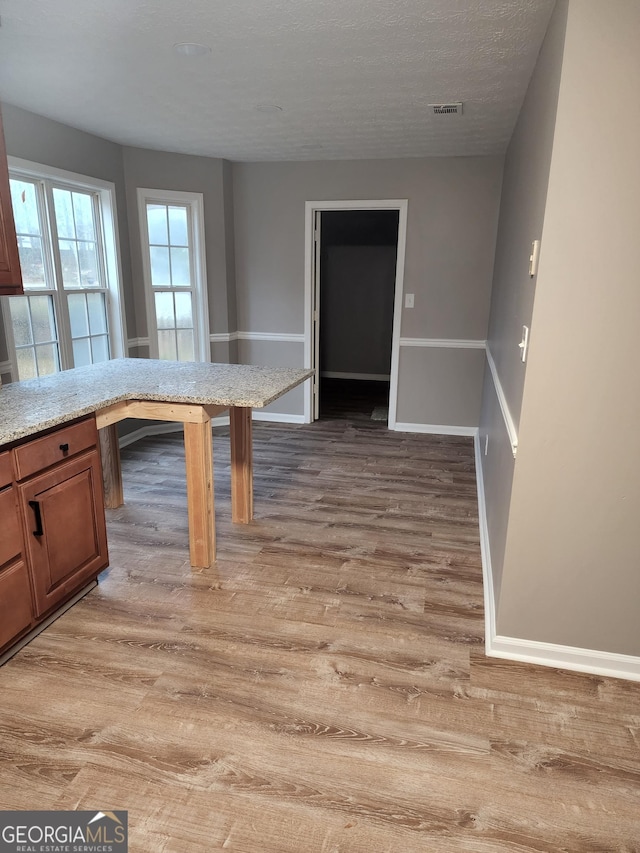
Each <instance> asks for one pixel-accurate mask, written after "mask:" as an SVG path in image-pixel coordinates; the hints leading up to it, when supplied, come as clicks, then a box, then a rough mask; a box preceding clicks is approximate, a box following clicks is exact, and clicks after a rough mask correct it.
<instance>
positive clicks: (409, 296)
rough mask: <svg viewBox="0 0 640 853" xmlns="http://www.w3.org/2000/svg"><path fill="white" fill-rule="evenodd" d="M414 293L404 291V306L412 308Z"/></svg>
mask: <svg viewBox="0 0 640 853" xmlns="http://www.w3.org/2000/svg"><path fill="white" fill-rule="evenodd" d="M414 299H415V295H414V294H413V293H405V295H404V307H405V308H413V303H414Z"/></svg>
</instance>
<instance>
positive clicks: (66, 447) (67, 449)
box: [60, 444, 69, 453]
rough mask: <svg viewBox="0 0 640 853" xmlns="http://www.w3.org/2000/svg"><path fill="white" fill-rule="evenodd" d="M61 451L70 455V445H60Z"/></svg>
mask: <svg viewBox="0 0 640 853" xmlns="http://www.w3.org/2000/svg"><path fill="white" fill-rule="evenodd" d="M60 450H61V451H62V452H63V453H68V452H69V445H68V444H61V445H60Z"/></svg>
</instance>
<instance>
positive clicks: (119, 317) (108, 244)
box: [0, 156, 127, 382]
mask: <svg viewBox="0 0 640 853" xmlns="http://www.w3.org/2000/svg"><path fill="white" fill-rule="evenodd" d="M7 162H8V165H9V173H10V175H9V176H10V177H12V178H13V177H16V178H20V177H24V178H30V179H32V180H52V181H59V182H61V183H66V184H69V185H70V188H76V189H81V190H87V191H89V192H97V193H98V195H99V198H100V218H101V221H100V227H101V229H102V235H103V239H104V262H105V267H106V269H105V272H106V277H107V280H106V289H107V293H108V298H107V312H108V318H109V342H110V349H111V358H122V357H124V356H125V355H126V340H127V334H126V329H125V317H124V298H123V293H122V262H121V256H120V239H119V234H118V217H117V203H116V186H115V184H114V183H112V182H111V181H104V180H102V179H101V178H93V177H91V176H89V175H80V174H78V173H77V172H69V171H67V170H66V169H58V168H56V167H55V166H46V165H44V164H42V163H33V162H31V161H30V160H23V159H22V158H20V157H12V156H9V157H7ZM43 224H44V227H45V228H46V229H47V230H48V229H49V223H48V222H44V223H43ZM29 292H30V291H29ZM25 293H27V291H26V290H25ZM8 298H9V297H7V298H5V299H3V300H0V301H2V302H3V305H2V315H3V319H4V329H5V339H6V342H7V348H8V350H9V361H10V362H11V379H12V381H14V382H15V381H16V380H17V379H18V366H17V364H16V353H15V346H14V340H13V328H12V325H11V316H10V313H9V304H8V301H7V299H8ZM64 322H65V324H66V320H65V321H64ZM65 345H66V344H65V341H62V343H61V346H65Z"/></svg>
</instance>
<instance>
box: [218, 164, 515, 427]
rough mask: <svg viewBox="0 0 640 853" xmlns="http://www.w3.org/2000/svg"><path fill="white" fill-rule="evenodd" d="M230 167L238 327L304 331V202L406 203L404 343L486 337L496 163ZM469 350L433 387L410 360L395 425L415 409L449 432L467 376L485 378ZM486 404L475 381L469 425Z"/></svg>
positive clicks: (424, 358) (427, 357) (448, 356)
mask: <svg viewBox="0 0 640 853" xmlns="http://www.w3.org/2000/svg"><path fill="white" fill-rule="evenodd" d="M232 169H233V186H234V212H235V236H236V292H237V310H238V327H239V329H241V330H243V331H253V332H271V333H299V334H301V333H302V332H303V331H304V237H305V235H304V212H305V201H320V200H337V199H385V198H407V199H409V210H408V233H407V252H406V265H405V292H409V293H415V295H416V298H415V308H414V309H412V310H404V311H403V317H402V335H404V336H406V337H419V338H454V339H473V340H484V339H485V337H486V334H487V323H488V318H489V299H490V289H491V277H492V270H493V254H494V246H495V235H496V228H497V217H498V203H499V194H500V184H501V174H502V160H501V158H497V157H496V158H488V157H485V158H474V157H470V158H431V159H415V160H383V161H344V162H342V161H337V162H336V161H333V162H316V163H234V164H233V167H232ZM462 352H464V353H465V355H466V358H462V357H461V356H460V353H459V352H458V351H455V352H454V351H453V350H444V351H443V352H442V353H439V354H438V356H437V360H438V361H441V360H445V361H446V362H447V365H446V366H445V368H444V371H445V373H446V376H447V379H446V382H444V383H443V384H442V385H441V386H440V387H439V388H438V389H436V388H435V387H433V388H428V387H426V386H425V382H424V376H425V371H424V369H423V366H424V365H425V364H428V363H430V362H432V361H433V353H432V352H429V351H428V349H427V348H420V351H419V352H418V353H417V355H416V354H414V360H417V361H419V362H421V364H417V365H414V364H413V362H412V364H411V370H410V371H406V370H404V369H403V370H402V371H401V375H400V385H399V409H398V412H399V416H400V415H401V414H402V412H403V411H404V409H403V407H404V406H410V407H411V416H412V417H413V418H415V419H416V422H418V423H421V422H430V423H434V422H435V423H445V424H446V423H450V422H448V421H447V420H446V416H447V411H448V409H449V404H450V402H451V396H452V395H455V394H457V393H458V392H457V390H456V389H457V388H458V387H459V386H460V383H461V382H462V381H463V378H464V377H465V376H466V375H467V374H468V373H472V374H474V375H476V377H478V379H477V381H478V383H481V380H482V375H481V371H480V373H479V374H478V373H477V372H476V369H475V362H476V355H477V351H475V352H474V351H472V350H464V351H462ZM300 363H301V362H300ZM414 366H415V370H414ZM442 391H444V397H443V398H442V399H437V398H436V397H435V394H436V393H437V394H438V395H441V393H442ZM416 400H424V401H425V406H424V407H420V406H419V405H418V406H416V405H415V401H416ZM479 403H480V385H479V384H478V388H477V393H476V394H475V396H473V397H472V398H469V399H468V400H467V401H466V402H465V404H464V412H463V418H462V419H463V421H464V422H465V423H466V422H472V423H473V425H477V424H478V421H479V416H480V407H479ZM300 411H301V410H300ZM427 418H436V420H435V421H433V420H430V421H427V420H426V419H427Z"/></svg>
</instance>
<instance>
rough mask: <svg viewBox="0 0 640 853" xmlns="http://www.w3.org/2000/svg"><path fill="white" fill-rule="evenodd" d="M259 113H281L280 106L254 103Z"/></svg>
mask: <svg viewBox="0 0 640 853" xmlns="http://www.w3.org/2000/svg"><path fill="white" fill-rule="evenodd" d="M256 109H257V110H258V112H259V113H281V112H282V107H280V106H278V104H256Z"/></svg>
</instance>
